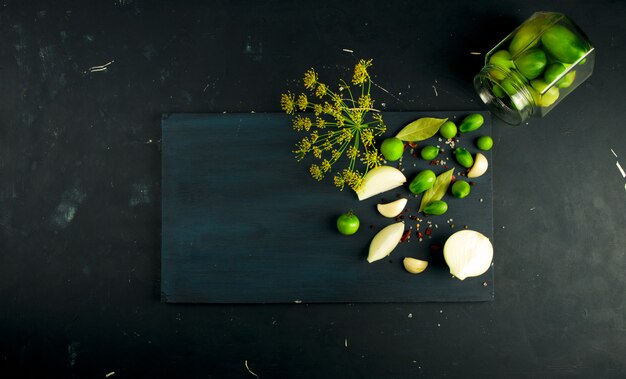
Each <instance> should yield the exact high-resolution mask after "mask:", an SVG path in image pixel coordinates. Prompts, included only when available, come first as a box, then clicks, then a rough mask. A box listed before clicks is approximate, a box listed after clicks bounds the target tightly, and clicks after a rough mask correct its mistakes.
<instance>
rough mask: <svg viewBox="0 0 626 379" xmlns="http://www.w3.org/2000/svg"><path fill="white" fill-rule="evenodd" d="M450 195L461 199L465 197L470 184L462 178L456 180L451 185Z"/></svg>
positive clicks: (468, 191)
mask: <svg viewBox="0 0 626 379" xmlns="http://www.w3.org/2000/svg"><path fill="white" fill-rule="evenodd" d="M451 191H452V196H454V197H456V198H459V199H462V198H464V197H467V195H469V194H470V185H469V183H468V182H464V181H462V180H457V181H456V182H454V184H453V185H452V189H451Z"/></svg>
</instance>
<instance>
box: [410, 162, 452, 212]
mask: <svg viewBox="0 0 626 379" xmlns="http://www.w3.org/2000/svg"><path fill="white" fill-rule="evenodd" d="M453 174H454V169H453V168H451V169H450V170H448V171H446V172H443V173H441V174H439V176H437V179H435V184H434V185H433V186H432V187H431V188H430V189H429V190H427V191H426V192H424V195H422V202H421V204H420V209H419V211H418V212H421V211H423V210H424V208H426V206H427V205H428V204H430V203H431V202H433V201H435V200H441V199H442V198H443V196H444V195H445V194H446V192H447V191H448V187H449V186H450V183H451V182H452V175H453Z"/></svg>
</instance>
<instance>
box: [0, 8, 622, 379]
mask: <svg viewBox="0 0 626 379" xmlns="http://www.w3.org/2000/svg"><path fill="white" fill-rule="evenodd" d="M538 10H553V11H561V12H564V13H566V14H567V15H568V16H570V17H571V18H572V19H573V20H574V21H575V22H576V23H578V24H579V26H580V27H581V28H582V29H583V30H584V31H585V32H586V33H587V34H588V36H589V37H590V38H591V40H592V41H593V42H594V44H595V46H596V48H597V61H596V70H595V73H594V75H593V76H592V77H591V78H590V79H589V80H588V82H587V83H585V84H584V85H582V86H581V87H579V88H578V89H577V90H576V91H575V92H574V93H573V94H571V95H570V96H569V97H568V98H567V99H566V100H565V101H564V102H563V103H561V104H560V105H559V107H558V108H557V109H556V110H554V111H553V112H552V113H550V114H549V115H548V116H547V117H545V118H543V119H533V120H532V121H531V122H530V123H529V124H528V125H521V126H519V127H511V126H508V125H505V124H504V123H502V122H499V121H497V120H494V139H495V147H494V151H493V153H494V159H493V162H494V164H493V170H494V217H495V249H496V262H497V264H496V266H495V282H496V284H495V286H496V287H495V288H496V300H495V301H494V302H488V303H478V304H458V303H457V304H448V303H444V304H365V305H354V304H344V305H307V304H299V305H293V304H292V305H254V306H252V305H220V306H216V305H215V306H212V305H168V304H162V303H160V302H159V287H160V283H159V269H160V264H159V254H160V179H161V178H160V144H159V140H160V122H159V121H160V115H161V113H167V112H224V111H226V112H252V111H254V112H263V111H278V110H279V96H280V93H281V92H283V91H285V90H287V89H291V90H296V89H297V88H298V82H299V80H300V76H301V74H302V72H304V71H305V70H306V69H308V68H309V67H316V68H318V69H319V71H320V74H321V75H326V76H328V77H333V78H334V77H338V76H339V75H343V74H345V73H346V72H348V70H350V69H351V68H352V66H353V65H354V63H355V59H356V58H355V57H366V58H373V59H374V64H375V65H374V67H373V70H372V73H373V75H374V79H375V81H376V82H377V83H379V84H381V86H383V87H384V88H386V89H387V90H388V91H389V92H391V93H392V94H393V96H390V95H388V94H387V93H385V92H383V91H378V92H374V98H375V99H376V100H378V104H380V105H381V106H383V104H382V103H384V106H383V108H384V109H387V110H470V109H481V106H480V100H479V99H478V97H477V96H476V94H475V93H474V90H473V87H472V84H471V80H472V76H473V75H474V74H475V73H476V72H477V71H478V70H479V69H480V67H481V66H482V60H483V56H482V55H481V56H477V55H472V54H470V53H471V52H481V53H482V54H484V53H486V52H487V51H488V50H489V49H490V48H491V47H492V46H494V45H495V44H496V43H497V42H499V41H500V39H502V38H503V37H504V36H505V35H506V34H508V32H510V31H511V30H512V29H513V28H515V27H516V26H517V25H518V24H519V23H521V22H522V21H523V20H524V19H526V18H527V17H529V16H530V15H531V14H532V13H533V12H534V11H538ZM624 20H626V3H624V2H621V1H597V2H586V1H582V0H581V1H552V2H545V1H523V2H505V1H477V2H470V1H404V2H400V1H384V2H383V1H359V2H357V1H349V2H348V1H346V2H341V3H339V2H337V3H334V2H330V1H328V2H326V1H319V2H302V3H295V2H294V3H292V2H288V1H282V2H281V1H256V2H252V1H250V2H243V1H232V2H230V1H205V2H200V1H197V2H191V1H179V2H174V1H172V2H164V1H141V0H107V1H54V2H50V1H6V0H5V1H0V36H1V38H0V116H1V121H0V233H1V234H0V376H2V377H3V378H4V377H7V378H9V377H34V376H37V377H42V376H44V375H45V377H66V378H68V377H69V378H73V377H76V378H79V377H80V378H97V377H104V376H105V375H107V374H109V373H111V372H115V374H113V375H111V376H110V377H113V378H126V377H132V378H138V377H198V378H254V376H253V375H252V374H251V373H249V372H248V370H247V369H246V367H245V363H246V362H247V364H248V366H249V368H250V370H251V371H253V372H254V373H256V374H257V375H258V376H259V377H260V378H262V379H265V378H320V377H333V378H334V377H342V378H413V377H515V378H517V377H521V378H524V377H550V378H553V377H581V378H589V377H603V378H619V377H624V375H626V361H625V359H624V357H625V356H626V296H625V293H626V288H625V287H626V279H625V275H624V273H625V271H626V270H625V269H626V254H625V253H626V252H625V250H626V247H625V246H626V219H625V214H626V206H625V205H624V204H625V201H624V200H625V197H626V188H625V183H626V179H625V178H623V177H622V175H621V173H620V172H619V170H618V169H617V167H616V161H620V163H621V165H622V167H626V132H625V130H626V129H625V128H624V118H625V114H624V92H623V91H624V88H626V74H624V70H626V68H625V67H624V61H626V27H625V26H624V25H625V24H624ZM343 49H349V50H353V51H354V56H352V55H351V54H349V53H347V52H344V51H343ZM110 61H114V62H113V63H112V64H111V65H110V66H108V70H107V71H103V72H93V73H90V72H89V68H90V67H93V66H97V65H103V64H105V63H107V62H110ZM433 86H434V87H435V88H436V92H435V89H434V88H433ZM233 148H237V147H236V146H234V147H233ZM611 149H612V150H613V152H614V153H615V154H616V155H617V156H618V157H615V156H614V154H613V152H612V151H611Z"/></svg>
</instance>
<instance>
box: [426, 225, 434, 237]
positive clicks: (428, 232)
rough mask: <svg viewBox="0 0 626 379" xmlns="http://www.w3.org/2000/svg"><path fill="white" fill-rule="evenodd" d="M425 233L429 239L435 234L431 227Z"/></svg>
mask: <svg viewBox="0 0 626 379" xmlns="http://www.w3.org/2000/svg"><path fill="white" fill-rule="evenodd" d="M424 233H426V235H427V236H428V237H430V236H431V235H432V233H433V229H432V228H431V227H428V228H426V230H425V231H424Z"/></svg>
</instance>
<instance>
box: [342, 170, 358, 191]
mask: <svg viewBox="0 0 626 379" xmlns="http://www.w3.org/2000/svg"><path fill="white" fill-rule="evenodd" d="M342 174H343V180H344V182H345V183H346V184H347V185H348V186H349V187H350V188H352V189H353V190H356V189H357V188H358V187H359V186H360V185H361V181H362V179H363V178H362V177H361V174H360V173H359V172H358V171H354V170H350V169H344V170H343V172H342Z"/></svg>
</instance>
